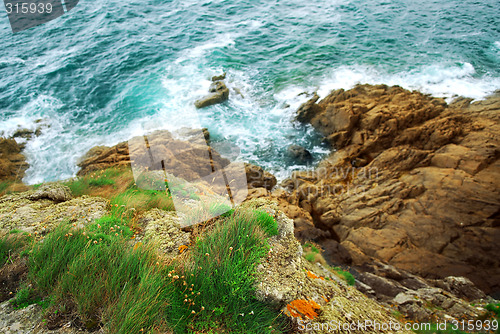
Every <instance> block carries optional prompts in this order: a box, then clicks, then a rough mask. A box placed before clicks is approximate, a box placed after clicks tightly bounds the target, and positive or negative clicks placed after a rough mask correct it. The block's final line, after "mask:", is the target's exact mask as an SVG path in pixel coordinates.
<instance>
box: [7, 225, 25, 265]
mask: <svg viewBox="0 0 500 334" xmlns="http://www.w3.org/2000/svg"><path fill="white" fill-rule="evenodd" d="M27 240H28V237H27V236H25V235H21V234H19V233H9V234H7V235H5V236H4V237H2V238H1V239H0V266H3V265H4V264H5V263H6V262H7V260H8V259H9V257H11V256H12V255H13V254H14V253H16V252H17V251H19V250H20V249H21V248H23V247H24V246H25V245H26V243H27Z"/></svg>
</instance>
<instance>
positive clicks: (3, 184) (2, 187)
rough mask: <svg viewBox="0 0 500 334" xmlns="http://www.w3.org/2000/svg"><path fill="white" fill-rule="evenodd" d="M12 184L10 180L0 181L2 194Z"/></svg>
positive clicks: (0, 192)
mask: <svg viewBox="0 0 500 334" xmlns="http://www.w3.org/2000/svg"><path fill="white" fill-rule="evenodd" d="M11 184H12V182H10V181H3V182H0V194H3V193H4V192H5V190H7V188H9V186H10V185H11Z"/></svg>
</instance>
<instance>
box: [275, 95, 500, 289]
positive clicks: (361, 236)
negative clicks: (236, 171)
mask: <svg viewBox="0 0 500 334" xmlns="http://www.w3.org/2000/svg"><path fill="white" fill-rule="evenodd" d="M297 120H298V121H301V122H309V123H310V124H312V125H313V127H314V128H316V129H317V130H318V131H319V132H320V133H321V134H323V135H324V137H325V140H327V141H328V142H329V143H330V144H331V145H332V147H333V148H334V149H335V150H334V152H333V153H332V154H331V155H330V156H329V157H328V158H327V159H326V160H324V161H323V162H322V163H321V164H320V165H319V166H318V167H317V168H316V169H315V170H313V171H310V172H296V173H294V174H293V176H292V177H291V179H290V180H287V181H285V182H284V183H283V185H284V186H285V187H286V188H288V190H290V191H291V192H290V193H284V192H283V191H280V192H279V193H278V192H276V193H275V195H276V196H277V197H280V198H281V200H282V205H283V206H284V207H286V206H290V205H291V206H292V207H293V209H288V210H289V211H290V210H291V211H294V213H292V218H295V225H296V226H295V228H296V232H299V233H301V234H300V236H299V237H301V238H302V239H312V240H315V241H317V242H318V243H319V244H320V245H321V246H322V247H323V248H324V249H325V254H327V255H328V260H329V261H331V262H332V263H343V264H350V265H353V266H356V267H358V268H361V269H362V270H364V271H369V272H376V271H377V270H378V271H382V272H383V270H379V269H380V267H381V266H382V264H380V265H376V263H383V264H390V265H393V266H394V268H398V269H402V270H405V271H407V272H409V273H411V274H416V275H419V276H421V277H425V278H431V279H438V278H443V277H446V276H465V277H467V278H469V279H470V280H472V281H473V282H474V283H475V284H476V285H477V286H479V287H480V288H481V289H483V290H484V291H485V292H487V293H491V294H497V295H498V293H499V292H500V259H499V258H498V245H499V244H500V160H499V157H500V145H499V144H500V95H498V94H497V95H495V96H492V97H490V98H489V99H487V100H485V101H480V102H474V103H471V101H470V100H467V99H459V100H457V101H456V102H455V103H452V104H450V105H448V104H447V103H446V102H445V101H444V100H443V99H438V98H433V97H430V96H428V95H424V94H421V93H419V92H411V91H408V90H405V89H403V88H400V87H397V86H396V87H388V86H384V85H379V86H370V85H359V86H357V87H355V88H353V89H351V90H348V91H344V90H342V89H341V90H336V91H333V92H332V93H331V94H330V95H328V96H327V97H326V98H324V99H323V100H321V101H318V97H317V96H315V97H313V99H312V100H310V101H309V102H307V103H305V104H304V105H302V106H301V107H300V109H299V110H298V113H297ZM285 210H286V209H285ZM309 232H310V233H309ZM377 268H379V269H377ZM389 276H390V275H389ZM361 278H362V277H361ZM365 281H367V282H368V281H369V279H365ZM393 293H394V292H393ZM396 294H397V293H396Z"/></svg>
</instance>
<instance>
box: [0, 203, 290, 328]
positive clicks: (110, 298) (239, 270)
mask: <svg viewBox="0 0 500 334" xmlns="http://www.w3.org/2000/svg"><path fill="white" fill-rule="evenodd" d="M112 203H113V202H112ZM115 204H117V203H115ZM113 207H114V208H115V211H112V213H111V214H110V215H108V216H105V217H102V218H101V219H98V220H96V221H95V222H93V223H92V224H89V225H87V226H85V227H84V228H78V227H77V226H75V225H72V224H69V223H64V224H61V225H60V226H59V227H57V228H56V229H55V230H53V231H52V232H50V233H49V234H47V235H46V236H44V237H40V236H39V237H37V238H38V239H37V240H33V242H32V243H31V244H30V245H29V250H25V251H24V253H25V254H27V255H28V257H27V259H26V258H22V259H23V260H24V261H25V262H27V267H28V268H29V271H28V274H27V278H26V280H25V281H24V283H23V285H22V286H21V288H20V289H19V290H18V291H17V294H16V297H15V299H14V300H13V303H14V306H15V307H25V306H27V305H30V304H33V303H38V304H40V305H42V306H43V307H45V308H46V318H47V328H49V329H55V328H58V327H60V326H62V325H63V324H65V323H67V322H72V324H73V326H77V327H80V328H83V329H86V330H96V329H98V328H101V327H105V328H106V329H107V331H108V332H109V333H142V332H150V333H157V332H158V333H159V332H166V331H171V330H173V331H174V332H175V333H199V332H210V331H211V332H213V333H221V332H228V333H256V334H257V333H259V334H260V333H271V332H272V333H279V332H282V331H284V330H286V328H287V327H286V326H287V320H286V318H285V317H284V316H283V315H281V314H280V311H279V310H278V309H275V308H274V307H273V306H271V305H269V304H266V303H264V302H261V301H258V300H257V299H256V297H255V288H254V284H255V279H256V276H257V275H258V273H257V272H256V266H257V265H258V264H259V262H260V261H261V260H262V259H263V258H264V257H265V255H267V252H268V250H269V246H268V242H267V239H268V238H269V237H270V236H271V235H274V234H275V233H277V223H276V221H275V220H274V219H273V218H272V217H271V216H269V215H267V214H266V215H267V216H264V215H263V213H262V212H260V211H252V210H248V211H236V212H234V213H232V214H231V215H229V216H227V217H223V218H221V219H219V220H218V221H217V222H216V223H215V225H212V227H211V230H210V231H208V232H206V233H204V234H203V235H202V237H201V238H199V239H198V240H197V241H196V242H195V244H194V245H193V246H192V247H190V248H189V249H186V250H185V251H184V252H183V253H182V254H181V255H180V256H178V258H177V259H174V260H171V261H169V262H165V261H166V260H164V259H162V258H161V257H160V256H159V255H158V254H157V253H156V251H155V250H154V249H155V247H153V245H148V244H141V243H135V245H134V244H132V243H131V241H130V237H131V236H132V235H133V230H132V229H130V228H129V226H127V224H124V223H123V220H122V219H121V217H120V215H119V213H120V212H124V211H123V210H125V209H121V206H120V205H119V206H114V204H113ZM18 235H19V234H18V233H14V234H9V237H10V238H12V237H14V236H18ZM9 242H10V240H9ZM25 245H26V243H25ZM7 248H9V247H7ZM11 297H12V296H11Z"/></svg>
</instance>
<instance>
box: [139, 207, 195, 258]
mask: <svg viewBox="0 0 500 334" xmlns="http://www.w3.org/2000/svg"><path fill="white" fill-rule="evenodd" d="M179 220H180V219H179V218H178V217H177V216H176V214H175V212H173V211H163V210H159V209H152V210H150V211H148V212H146V213H145V214H144V215H143V216H142V217H141V218H140V219H139V221H138V222H139V224H140V225H141V226H144V240H145V241H146V242H153V243H154V244H155V245H158V248H159V250H160V251H161V252H163V253H167V254H173V255H177V254H179V247H180V246H187V245H188V244H189V243H190V233H187V232H184V231H182V229H181V225H180V223H179Z"/></svg>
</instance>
